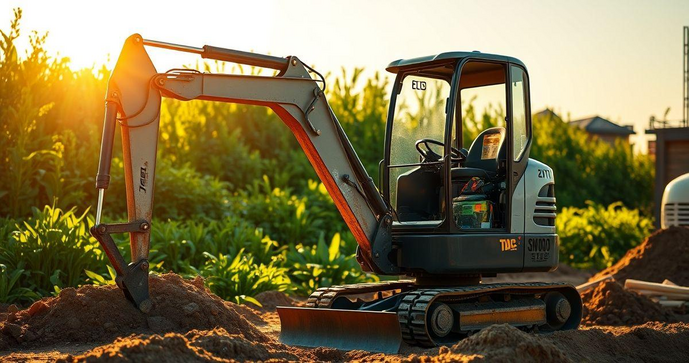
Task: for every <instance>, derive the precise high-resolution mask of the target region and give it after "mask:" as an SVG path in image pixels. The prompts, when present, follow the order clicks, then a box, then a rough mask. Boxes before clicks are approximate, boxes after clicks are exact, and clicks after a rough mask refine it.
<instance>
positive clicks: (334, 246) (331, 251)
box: [328, 233, 340, 262]
mask: <svg viewBox="0 0 689 363" xmlns="http://www.w3.org/2000/svg"><path fill="white" fill-rule="evenodd" d="M339 255H340V234H339V233H335V235H334V236H333V239H332V241H331V242H330V248H328V260H329V261H331V262H332V261H335V259H336V258H337V256H339Z"/></svg>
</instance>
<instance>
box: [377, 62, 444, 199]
mask: <svg viewBox="0 0 689 363" xmlns="http://www.w3.org/2000/svg"><path fill="white" fill-rule="evenodd" d="M449 96H450V84H449V83H448V82H446V81H443V80H438V79H432V78H426V77H419V76H413V75H409V76H406V77H405V78H404V80H403V82H402V87H401V89H400V93H399V94H398V95H397V98H396V104H395V116H394V119H393V125H392V135H391V144H390V167H391V168H390V169H389V170H390V171H389V172H390V179H389V180H390V185H389V190H390V202H391V203H392V205H393V207H395V208H397V189H398V188H397V184H398V182H397V181H398V178H399V176H400V175H403V174H405V173H408V172H410V171H412V170H414V169H416V168H418V167H417V166H408V167H395V165H402V164H414V163H419V162H420V160H419V153H418V152H417V151H416V147H415V144H416V141H417V140H420V139H433V140H436V141H439V142H441V143H442V142H444V135H445V104H446V103H447V100H448V98H449ZM432 147H433V146H432ZM433 151H435V152H436V153H439V154H441V155H442V148H441V147H440V146H435V147H433Z"/></svg>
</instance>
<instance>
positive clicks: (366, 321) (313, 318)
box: [277, 307, 402, 354]
mask: <svg viewBox="0 0 689 363" xmlns="http://www.w3.org/2000/svg"><path fill="white" fill-rule="evenodd" d="M277 311H278V315H280V324H281V326H282V328H281V331H280V342H282V343H284V344H288V345H296V346H302V347H323V346H325V347H331V348H336V349H342V350H353V349H357V350H366V351H370V352H381V353H388V354H392V353H397V352H398V351H399V349H400V345H401V344H402V334H401V332H400V327H399V321H398V320H397V314H396V313H392V312H380V311H360V310H338V309H314V308H294V307H278V308H277Z"/></svg>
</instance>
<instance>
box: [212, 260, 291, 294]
mask: <svg viewBox="0 0 689 363" xmlns="http://www.w3.org/2000/svg"><path fill="white" fill-rule="evenodd" d="M204 255H205V256H206V257H207V261H206V264H205V265H204V266H203V268H202V269H201V270H199V271H198V272H199V274H200V275H201V276H203V277H204V278H205V281H206V285H207V286H208V288H209V289H210V290H211V291H212V292H213V293H215V294H216V295H218V296H220V297H222V298H223V299H225V300H232V301H235V302H236V303H238V304H241V303H244V302H251V303H254V304H257V305H259V306H260V304H259V303H258V301H256V300H255V299H253V298H252V297H253V296H256V294H258V293H260V292H263V291H288V290H289V289H290V279H289V277H288V274H287V269H286V268H284V267H278V266H277V265H276V264H275V263H273V262H271V263H270V264H268V265H264V264H256V263H254V259H253V257H252V256H250V255H247V254H244V251H243V250H240V251H239V253H238V254H237V255H236V256H234V257H232V256H229V255H223V254H219V255H217V256H213V255H211V254H209V253H207V252H206V253H204Z"/></svg>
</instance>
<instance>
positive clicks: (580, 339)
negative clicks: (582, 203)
mask: <svg viewBox="0 0 689 363" xmlns="http://www.w3.org/2000/svg"><path fill="white" fill-rule="evenodd" d="M688 237H689V230H688V229H678V228H674V229H670V230H667V231H662V232H659V233H656V234H654V235H652V236H650V237H649V238H648V239H647V240H646V241H644V243H643V244H642V245H640V246H639V247H637V248H636V249H634V250H632V251H630V253H628V254H627V255H626V256H625V257H624V258H623V259H622V260H621V261H620V262H619V263H618V264H616V265H615V266H613V268H611V269H609V270H610V271H611V272H610V273H612V274H613V275H614V276H615V277H616V279H617V281H623V280H624V279H625V278H637V279H645V280H650V281H662V280H664V279H666V278H667V279H670V280H672V281H675V282H676V283H679V284H683V283H684V284H686V281H685V280H683V279H682V278H683V276H684V277H686V275H683V271H680V269H681V268H682V267H685V266H689V264H687V263H689V260H688V261H685V259H688V258H689V257H687V256H689V253H687V252H688V251H686V250H684V249H683V248H685V247H683V246H686V243H685V242H681V241H689V238H688ZM682 243H685V244H682ZM663 246H665V247H663ZM670 247H674V252H670V253H668V252H666V251H667V250H670ZM682 254H683V255H682ZM668 261H672V263H668ZM676 265H679V266H678V267H677V268H675V267H673V266H676ZM685 268H686V267H685ZM636 269H640V270H641V272H637V271H636ZM591 274H592V273H591V272H587V271H584V272H582V271H577V270H575V269H572V268H569V267H568V266H564V265H562V266H560V268H559V269H558V270H557V271H556V272H555V273H550V274H525V275H529V276H526V277H525V276H523V275H521V276H520V275H514V276H509V275H507V276H505V275H503V276H501V277H500V278H501V279H502V280H500V281H565V280H566V281H567V282H570V283H572V284H575V285H576V284H579V283H582V282H584V281H585V280H586V279H587V278H588V277H590V276H591ZM648 276H658V277H657V278H648ZM594 278H595V277H594ZM486 282H490V281H486ZM150 287H151V296H152V299H153V303H154V308H153V310H152V311H151V312H150V313H149V314H148V315H144V314H142V313H140V312H139V311H138V310H137V309H136V308H134V306H133V305H132V304H131V303H130V302H129V301H128V300H126V298H125V297H124V295H123V294H122V292H121V291H119V289H117V287H115V286H99V287H96V286H84V287H81V288H79V289H64V290H63V291H62V292H61V293H60V294H59V296H57V297H54V298H46V299H43V300H41V301H38V302H36V303H34V304H33V305H31V306H30V307H29V308H27V309H23V310H20V309H19V308H17V307H16V306H2V309H1V310H0V361H8V362H25V361H50V362H52V361H62V362H82V361H89V362H111V361H112V362H114V361H118V362H120V361H125V362H126V361H129V362H139V361H142V362H158V361H169V362H194V361H198V362H228V361H268V362H271V361H276V362H277V361H334V362H344V361H361V362H372V361H378V362H471V361H499V362H523V361H527V362H528V361H532V362H536V361H538V362H568V361H576V362H578V361H593V362H609V361H625V362H626V361H631V362H677V361H689V324H688V323H686V322H681V321H680V322H678V321H677V318H676V317H675V315H673V313H672V312H670V311H668V310H667V309H665V308H663V307H661V306H660V305H658V304H656V303H654V302H652V301H651V300H649V299H647V298H645V297H643V296H640V295H638V294H636V293H634V292H630V291H627V290H624V288H623V287H622V285H620V283H619V282H616V281H606V282H604V283H602V284H600V285H599V286H597V287H596V288H594V289H592V290H589V291H588V292H586V293H584V294H583V295H582V298H583V300H584V318H583V322H582V327H581V328H580V329H579V330H574V331H562V332H555V333H551V334H533V333H526V332H523V331H521V330H519V329H517V328H514V327H511V326H508V325H493V326H491V327H488V328H486V329H483V330H482V331H480V332H478V333H476V334H474V335H472V336H470V337H468V338H466V339H464V340H462V341H460V342H458V343H456V344H454V345H452V346H443V347H439V348H434V349H422V348H418V347H410V346H406V345H403V346H402V349H401V353H400V354H392V355H385V354H377V353H370V352H365V351H348V352H346V351H339V350H335V349H330V348H324V347H321V348H315V349H310V348H299V347H291V346H287V345H284V344H281V343H280V342H279V341H278V336H279V332H280V320H279V317H278V315H277V313H276V311H275V309H276V307H277V306H299V305H303V302H302V301H297V300H294V299H292V298H290V297H287V296H286V295H285V294H283V293H280V292H266V293H262V294H259V295H258V296H257V297H256V299H257V300H258V301H259V302H260V303H261V305H262V306H261V307H258V306H255V305H251V304H249V305H236V304H234V303H231V302H227V301H223V300H222V299H220V298H219V297H217V296H215V295H214V294H212V293H211V292H209V291H208V290H207V289H206V288H205V287H204V286H203V281H202V280H201V279H200V278H196V279H192V280H184V279H182V278H181V277H179V276H177V275H174V274H165V275H161V276H157V277H151V282H150ZM681 320H686V319H681Z"/></svg>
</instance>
